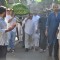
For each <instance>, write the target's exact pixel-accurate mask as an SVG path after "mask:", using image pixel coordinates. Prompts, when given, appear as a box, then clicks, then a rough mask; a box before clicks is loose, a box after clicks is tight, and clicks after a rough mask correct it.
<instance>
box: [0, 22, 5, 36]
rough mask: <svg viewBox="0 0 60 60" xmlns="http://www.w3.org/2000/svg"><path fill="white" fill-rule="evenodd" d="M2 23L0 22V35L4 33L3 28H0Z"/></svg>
mask: <svg viewBox="0 0 60 60" xmlns="http://www.w3.org/2000/svg"><path fill="white" fill-rule="evenodd" d="M2 27H3V26H2V23H0V36H1V35H2V34H3V33H5V29H2Z"/></svg>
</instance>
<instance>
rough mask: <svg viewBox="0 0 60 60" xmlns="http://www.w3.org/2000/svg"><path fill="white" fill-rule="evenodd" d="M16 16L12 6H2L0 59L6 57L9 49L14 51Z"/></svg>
mask: <svg viewBox="0 0 60 60" xmlns="http://www.w3.org/2000/svg"><path fill="white" fill-rule="evenodd" d="M15 37H16V17H15V15H14V12H13V10H12V9H10V8H8V9H7V8H6V7H4V6H0V60H5V59H6V54H7V50H8V51H11V52H14V43H15Z"/></svg>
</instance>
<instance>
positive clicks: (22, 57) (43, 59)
mask: <svg viewBox="0 0 60 60" xmlns="http://www.w3.org/2000/svg"><path fill="white" fill-rule="evenodd" d="M15 49H16V50H15V53H8V54H7V60H53V58H50V57H48V50H47V51H46V52H44V53H40V52H39V51H33V50H31V51H29V52H25V51H24V49H23V48H22V47H20V44H18V45H17V46H16V48H15Z"/></svg>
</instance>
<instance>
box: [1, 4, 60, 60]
mask: <svg viewBox="0 0 60 60" xmlns="http://www.w3.org/2000/svg"><path fill="white" fill-rule="evenodd" d="M16 20H17V19H16V17H15V15H14V12H13V10H12V9H9V8H8V9H6V8H5V7H4V6H0V60H5V59H6V54H7V49H8V50H9V51H12V52H13V51H14V49H15V48H14V41H15V37H16ZM59 23H60V12H59V11H58V5H57V4H55V5H53V11H52V12H51V13H50V14H49V15H48V16H47V17H46V15H44V14H43V16H39V15H37V14H34V15H33V14H28V15H27V16H26V18H25V19H24V20H23V21H22V27H24V26H25V27H24V32H25V41H24V45H25V51H26V52H28V51H29V50H30V49H34V50H35V51H37V50H38V49H39V47H40V52H44V51H46V48H47V47H48V51H49V57H52V52H53V50H54V59H55V60H59V59H60V58H59V40H60V25H59ZM53 48H54V49H53Z"/></svg>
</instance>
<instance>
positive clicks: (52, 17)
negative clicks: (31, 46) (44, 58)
mask: <svg viewBox="0 0 60 60" xmlns="http://www.w3.org/2000/svg"><path fill="white" fill-rule="evenodd" d="M59 22H60V12H59V11H58V5H57V4H54V5H53V12H51V13H50V14H49V16H48V20H47V25H46V32H45V34H46V36H48V43H49V57H51V56H52V52H53V48H54V59H55V60H59V58H58V47H59V44H58V39H57V31H58V26H59Z"/></svg>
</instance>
